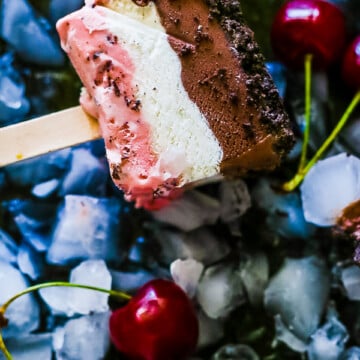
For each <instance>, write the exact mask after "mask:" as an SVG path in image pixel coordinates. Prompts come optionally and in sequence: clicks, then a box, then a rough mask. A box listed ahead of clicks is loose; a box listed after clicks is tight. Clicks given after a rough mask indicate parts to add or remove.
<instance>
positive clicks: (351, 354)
mask: <svg viewBox="0 0 360 360" xmlns="http://www.w3.org/2000/svg"><path fill="white" fill-rule="evenodd" d="M340 360H360V347H358V346H352V347H350V348H349V349H347V350H346V351H345V352H344V353H343V354H342V355H341V357H340Z"/></svg>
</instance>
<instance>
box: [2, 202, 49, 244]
mask: <svg viewBox="0 0 360 360" xmlns="http://www.w3.org/2000/svg"><path fill="white" fill-rule="evenodd" d="M7 208H8V210H9V212H10V213H11V215H12V216H13V220H14V222H15V224H16V225H17V227H18V229H19V231H20V233H21V235H22V237H23V239H24V240H25V241H27V242H28V243H29V244H31V245H32V246H33V247H34V248H35V249H36V250H37V251H45V250H47V248H48V246H49V242H50V238H49V234H50V229H51V227H52V225H53V221H54V220H55V214H56V203H50V202H37V201H33V200H22V199H13V200H11V201H9V202H8V203H7Z"/></svg>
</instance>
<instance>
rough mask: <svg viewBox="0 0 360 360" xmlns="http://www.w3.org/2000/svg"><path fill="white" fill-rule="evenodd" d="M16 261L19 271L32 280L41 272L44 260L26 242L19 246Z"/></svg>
mask: <svg viewBox="0 0 360 360" xmlns="http://www.w3.org/2000/svg"><path fill="white" fill-rule="evenodd" d="M17 263H18V266H19V269H20V270H21V272H22V273H23V274H26V275H28V276H29V278H30V279H32V280H36V279H38V278H39V277H40V276H41V275H42V273H43V268H44V261H43V258H42V256H41V255H40V254H39V253H38V252H37V251H35V249H34V248H32V247H31V246H30V245H28V244H26V243H23V244H21V245H20V247H19V252H18V255H17Z"/></svg>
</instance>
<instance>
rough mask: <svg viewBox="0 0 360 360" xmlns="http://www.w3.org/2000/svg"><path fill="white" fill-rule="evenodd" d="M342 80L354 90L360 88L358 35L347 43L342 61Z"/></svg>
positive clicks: (359, 43) (359, 40) (359, 38)
mask: <svg viewBox="0 0 360 360" xmlns="http://www.w3.org/2000/svg"><path fill="white" fill-rule="evenodd" d="M342 76H343V79H344V81H345V82H346V83H347V84H348V85H349V86H350V87H351V88H354V89H355V90H360V35H359V36H357V37H356V38H355V39H354V40H353V41H352V43H351V44H350V45H349V47H348V48H347V50H346V52H345V56H344V59H343V63H342Z"/></svg>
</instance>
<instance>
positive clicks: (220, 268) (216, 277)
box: [196, 263, 246, 319]
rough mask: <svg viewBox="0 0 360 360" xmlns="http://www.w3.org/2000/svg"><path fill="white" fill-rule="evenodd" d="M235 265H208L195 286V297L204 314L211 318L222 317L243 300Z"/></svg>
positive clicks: (243, 296)
mask: <svg viewBox="0 0 360 360" xmlns="http://www.w3.org/2000/svg"><path fill="white" fill-rule="evenodd" d="M236 270H237V265H236V264H233V263H230V264H229V263H221V264H218V265H214V266H211V267H208V268H207V269H206V270H205V272H204V274H203V276H202V278H201V279H200V283H199V286H198V288H197V293H196V298H197V300H198V302H199V304H200V305H201V307H202V309H203V310H204V312H205V314H206V315H207V316H209V317H211V318H213V319H217V318H223V317H225V316H227V315H228V314H229V313H230V312H231V311H232V310H234V309H235V308H236V307H238V306H240V305H241V304H243V303H244V302H245V298H246V296H245V293H244V289H243V286H242V282H241V279H240V277H239V275H238V274H237V272H236Z"/></svg>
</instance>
